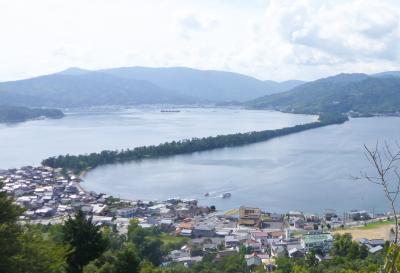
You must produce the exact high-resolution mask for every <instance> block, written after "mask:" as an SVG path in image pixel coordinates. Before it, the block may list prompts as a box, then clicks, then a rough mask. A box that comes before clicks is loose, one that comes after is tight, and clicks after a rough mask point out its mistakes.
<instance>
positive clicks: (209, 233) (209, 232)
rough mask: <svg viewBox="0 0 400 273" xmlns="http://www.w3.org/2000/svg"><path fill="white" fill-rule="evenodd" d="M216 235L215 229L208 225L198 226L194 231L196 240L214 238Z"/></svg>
mask: <svg viewBox="0 0 400 273" xmlns="http://www.w3.org/2000/svg"><path fill="white" fill-rule="evenodd" d="M214 235H215V229H214V227H211V226H208V225H198V226H195V227H194V229H193V236H194V237H196V238H200V237H213V236H214Z"/></svg>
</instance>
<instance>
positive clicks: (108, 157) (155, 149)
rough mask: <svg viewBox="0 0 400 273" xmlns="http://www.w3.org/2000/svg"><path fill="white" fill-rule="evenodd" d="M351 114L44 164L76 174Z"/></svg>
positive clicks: (339, 119)
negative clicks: (272, 128) (300, 123)
mask: <svg viewBox="0 0 400 273" xmlns="http://www.w3.org/2000/svg"><path fill="white" fill-rule="evenodd" d="M347 120H348V118H347V116H344V115H339V114H323V115H320V116H319V121H316V122H311V123H307V124H302V125H296V126H293V127H287V128H282V129H276V130H264V131H257V132H248V133H237V134H229V135H218V136H213V137H203V138H192V139H186V140H181V141H172V142H166V143H162V144H159V145H157V146H154V145H153V146H143V147H137V148H134V149H127V150H120V151H119V150H114V151H109V150H105V151H102V152H100V153H91V154H84V155H69V154H67V155H60V156H57V157H50V158H47V159H45V160H43V161H42V164H43V165H44V166H49V167H53V168H63V169H67V170H71V171H73V172H74V173H76V174H79V173H81V172H83V171H86V170H89V169H92V168H95V167H97V166H100V165H104V164H111V163H122V162H128V161H132V160H141V159H146V158H157V157H164V156H172V155H179V154H188V153H194V152H201V151H206V150H212V149H218V148H225V147H235V146H241V145H246V144H251V143H257V142H261V141H265V140H269V139H272V138H275V137H280V136H285V135H289V134H293V133H298V132H302V131H305V130H309V129H314V128H319V127H323V126H327V125H331V124H340V123H343V122H345V121H347Z"/></svg>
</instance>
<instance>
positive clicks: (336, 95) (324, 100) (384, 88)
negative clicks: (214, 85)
mask: <svg viewBox="0 0 400 273" xmlns="http://www.w3.org/2000/svg"><path fill="white" fill-rule="evenodd" d="M397 75H399V76H397ZM248 105H249V106H251V107H255V108H270V109H278V110H281V111H286V112H294V113H310V114H317V113H323V112H341V113H347V112H357V113H361V114H375V113H381V114H384V113H396V112H400V73H397V72H390V76H389V74H387V73H379V74H373V75H367V74H361V73H354V74H338V75H335V76H332V77H328V78H323V79H319V80H316V81H313V82H308V83H305V84H303V85H300V86H297V87H295V88H293V89H291V90H289V91H286V92H282V93H279V94H273V95H269V96H263V97H260V98H258V99H255V100H252V101H250V102H249V103H248Z"/></svg>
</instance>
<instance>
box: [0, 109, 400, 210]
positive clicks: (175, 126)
mask: <svg viewBox="0 0 400 273" xmlns="http://www.w3.org/2000/svg"><path fill="white" fill-rule="evenodd" d="M66 113H67V115H66V117H65V118H64V119H60V120H35V121H29V122H25V123H18V124H12V125H10V124H6V125H5V124H3V125H0V168H11V167H19V166H23V165H38V164H40V161H41V160H42V159H44V158H47V157H49V156H55V155H58V154H67V153H70V154H81V153H89V152H99V151H101V150H104V149H123V148H133V147H136V146H141V145H150V144H151V145H153V144H159V143H162V142H165V141H172V140H179V139H185V138H191V137H204V136H213V135H218V134H228V133H236V132H247V131H254V130H256V131H257V130H265V129H277V128H282V127H287V126H293V125H296V124H301V123H306V122H311V121H314V120H316V117H315V116H305V115H292V114H285V113H280V112H274V111H257V110H244V109H226V108H181V109H180V112H179V113H161V112H160V108H157V107H143V108H130V109H90V110H74V111H67V112H66ZM399 137H400V118H398V117H376V118H359V119H351V120H350V121H349V122H346V123H345V124H342V125H331V126H328V127H324V128H318V129H313V130H309V131H305V132H301V133H297V134H293V135H289V136H284V137H280V138H276V139H273V140H270V141H266V142H262V143H257V144H252V145H247V146H242V147H236V148H225V149H218V150H213V151H206V152H200V153H194V154H190V155H179V156H173V157H169V158H162V159H149V160H143V161H136V162H130V163H125V164H115V165H107V166H101V167H98V168H96V169H94V170H92V171H90V172H89V173H87V174H86V176H85V178H84V179H85V181H84V182H83V184H82V185H83V186H84V187H85V188H87V189H88V190H95V191H97V192H104V193H107V194H112V195H114V196H117V197H121V198H131V199H142V200H155V199H158V200H165V199H168V198H173V197H180V198H196V199H198V200H199V201H200V203H201V204H204V205H215V206H216V207H217V209H223V210H225V209H231V208H237V207H239V206H240V205H248V206H257V207H261V208H262V209H264V210H267V211H276V212H285V211H288V210H302V211H307V212H321V211H323V210H324V209H328V208H329V209H336V210H338V211H339V212H340V211H344V210H350V209H366V210H369V211H375V212H385V211H387V210H388V209H387V206H386V203H385V200H384V198H383V193H382V192H381V189H380V188H379V187H378V186H376V185H372V184H368V183H366V182H362V181H355V180H353V179H352V178H351V177H352V176H356V175H359V173H360V171H366V172H370V170H371V168H370V167H369V165H368V161H367V160H366V158H365V156H364V153H363V152H364V151H363V145H364V144H366V145H369V146H372V145H375V143H376V141H380V143H383V142H384V141H387V142H388V143H389V144H392V145H394V143H395V142H396V141H400V140H399ZM226 192H229V193H231V194H232V196H231V197H230V198H226V199H223V198H221V195H222V194H223V193H226ZM206 193H209V197H206V196H205V194H206Z"/></svg>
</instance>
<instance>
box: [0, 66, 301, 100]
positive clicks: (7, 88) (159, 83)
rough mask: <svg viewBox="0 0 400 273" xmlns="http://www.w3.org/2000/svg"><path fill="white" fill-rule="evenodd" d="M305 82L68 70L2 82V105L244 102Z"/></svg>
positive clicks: (180, 70)
mask: <svg viewBox="0 0 400 273" xmlns="http://www.w3.org/2000/svg"><path fill="white" fill-rule="evenodd" d="M302 83H303V82H302V81H287V82H282V83H277V82H273V81H261V80H257V79H255V78H252V77H249V76H245V75H241V74H237V73H231V72H223V71H211V70H197V69H190V68H184V67H177V68H144V67H124V68H114V69H104V70H99V71H90V70H85V69H80V68H69V69H67V70H64V71H61V72H59V73H55V74H51V75H46V76H40V77H36V78H31V79H26V80H19V81H10V82H2V83H0V101H1V102H4V103H7V104H10V105H21V106H28V107H82V106H98V105H137V104H197V103H216V102H226V101H229V102H232V101H237V102H238V101H239V102H243V101H246V100H250V99H254V98H257V97H260V96H262V95H266V94H271V93H275V92H282V91H285V90H288V89H290V88H292V87H294V86H297V85H299V84H302Z"/></svg>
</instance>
